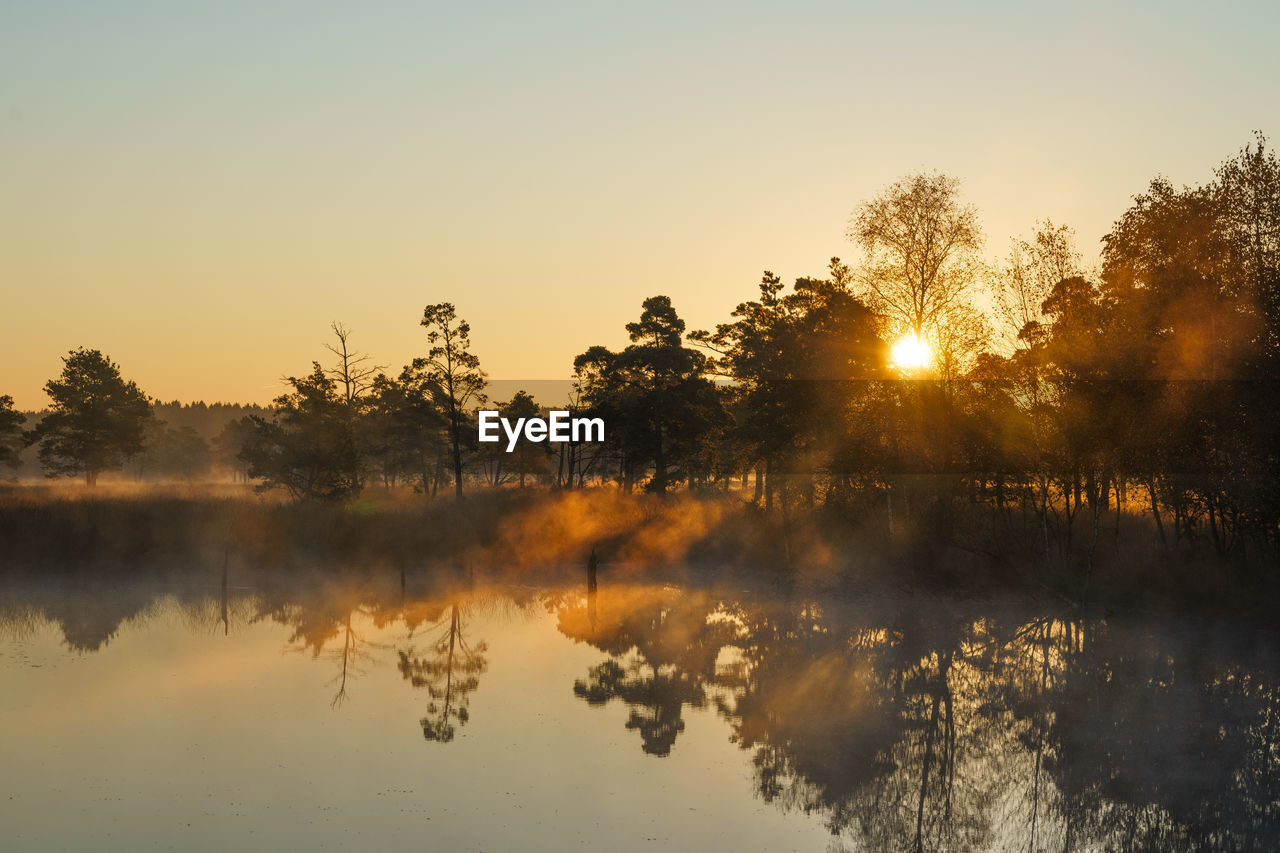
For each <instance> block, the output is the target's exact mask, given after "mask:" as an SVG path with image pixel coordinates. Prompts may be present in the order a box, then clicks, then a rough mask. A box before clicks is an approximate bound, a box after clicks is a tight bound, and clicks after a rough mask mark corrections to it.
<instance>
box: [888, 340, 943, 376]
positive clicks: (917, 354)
mask: <svg viewBox="0 0 1280 853" xmlns="http://www.w3.org/2000/svg"><path fill="white" fill-rule="evenodd" d="M891 355H892V357H893V362H892V363H893V366H894V367H896V368H898V369H900V370H919V369H920V368H922V367H927V366H928V365H929V362H930V361H931V360H932V359H933V353H932V352H930V351H929V345H928V344H926V343H925V342H924V341H922V340H920V339H919V338H918V337H916V336H915V335H914V334H909V335H906V336H905V337H903V338H902V339H901V340H900V341H898V342H897V343H896V344H894V345H893V350H892V352H891Z"/></svg>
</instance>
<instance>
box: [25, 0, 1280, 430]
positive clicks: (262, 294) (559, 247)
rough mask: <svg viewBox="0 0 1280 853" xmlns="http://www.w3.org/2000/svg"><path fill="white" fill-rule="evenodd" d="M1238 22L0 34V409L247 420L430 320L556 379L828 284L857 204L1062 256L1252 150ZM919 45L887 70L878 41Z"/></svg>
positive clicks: (581, 19)
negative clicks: (83, 404)
mask: <svg viewBox="0 0 1280 853" xmlns="http://www.w3.org/2000/svg"><path fill="white" fill-rule="evenodd" d="M1277 24H1280V12H1278V11H1277V10H1276V8H1275V7H1273V6H1270V5H1267V4H1262V3H1235V4H1227V5H1225V6H1219V7H1214V10H1213V11H1212V13H1210V12H1209V11H1208V10H1206V9H1204V8H1202V7H1199V6H1193V5H1189V4H1186V5H1170V4H1130V5H1128V6H1126V7H1124V8H1120V9H1117V8H1115V7H1114V6H1110V5H1107V4H1088V3H1085V4H1079V5H1073V6H1072V8H1071V9H1069V10H1064V9H1057V10H1053V11H1048V10H1040V11H1036V10H1033V9H1028V8H1026V7H1025V6H1023V5H1016V4H1003V3H993V4H986V5H983V6H979V7H974V8H971V9H967V10H959V9H955V8H952V7H950V6H948V5H936V6H931V7H929V8H928V10H927V14H924V13H923V12H922V10H918V9H907V8H901V9H884V8H877V7H871V6H859V5H857V4H854V5H848V4H828V3H820V2H807V3H800V4H798V5H797V4H788V5H787V6H785V7H783V6H781V5H769V4H751V3H748V4H745V5H744V4H725V3H714V4H694V5H692V6H691V5H688V4H664V3H658V4H655V5H652V6H646V7H644V8H643V9H640V8H633V9H601V8H596V7H590V6H588V7H579V6H575V5H571V4H562V3H552V4H549V5H542V6H539V7H538V8H536V9H535V8H533V7H529V8H522V7H520V6H518V5H512V4H494V3H482V4H478V5H469V6H468V8H467V9H445V8H432V7H429V6H422V7H420V8H416V9H406V8H404V7H402V6H399V5H395V4H389V3H374V4H369V5H361V6H360V8H359V9H354V8H348V7H344V6H341V5H338V4H318V3H317V4H307V5H305V6H299V5H297V4H295V3H284V2H276V1H275V0H272V2H262V3H251V2H243V0H241V2H234V3H228V4H218V6H217V8H212V7H209V6H207V5H206V4H187V3H171V2H170V3H162V2H124V3H121V4H112V6H111V8H110V9H109V10H108V9H106V8H101V7H98V6H95V5H93V4H70V5H56V4H46V3H34V2H15V3H10V4H6V6H5V8H4V9H3V10H0V186H2V187H4V189H3V191H0V281H3V282H4V290H3V295H4V305H5V316H6V318H7V320H8V322H7V323H6V330H5V334H4V335H3V336H0V365H3V368H2V369H0V394H11V395H12V396H13V397H14V398H15V401H16V403H17V405H18V406H19V408H22V409H39V408H41V407H43V406H44V405H45V403H46V397H45V395H44V393H43V391H42V390H41V389H42V386H43V384H44V382H45V381H46V380H48V379H49V378H51V377H53V376H55V375H56V374H57V373H58V372H59V371H60V369H61V361H60V359H61V357H62V356H64V355H65V354H66V353H67V351H68V350H71V349H73V348H75V347H79V346H86V347H91V348H97V349H101V350H102V351H103V352H105V353H106V354H107V355H109V356H110V357H111V358H112V359H114V360H115V361H117V362H118V363H119V364H120V365H121V368H122V371H123V372H124V374H125V376H126V377H127V378H130V379H134V380H136V381H137V382H138V384H139V386H140V387H141V388H142V389H143V390H144V391H145V392H147V393H148V394H150V395H152V396H154V397H156V398H159V399H162V400H171V399H182V400H184V401H190V400H197V399H202V400H205V401H208V402H213V401H218V400H222V401H233V402H255V403H265V402H267V401H269V400H270V399H271V398H272V397H274V396H276V395H277V394H279V393H281V391H282V385H281V377H283V376H285V375H290V374H292V375H297V374H299V373H302V372H305V371H307V370H308V367H309V363H310V361H311V360H313V359H319V360H327V358H328V354H327V353H326V352H325V350H324V349H323V344H324V343H325V342H326V341H327V340H329V331H328V327H329V324H330V322H331V321H334V320H339V321H342V322H343V323H345V324H346V325H348V326H349V327H351V329H352V330H353V337H352V342H353V344H354V345H355V346H356V348H358V349H360V350H363V351H367V352H369V353H370V354H371V355H372V356H373V357H374V359H375V360H376V361H377V362H378V363H380V364H386V365H389V366H390V368H391V369H392V370H398V369H399V367H400V366H401V365H403V364H404V363H406V362H408V361H409V360H410V359H411V358H413V357H414V356H416V355H420V354H423V353H424V352H425V350H426V348H427V343H426V338H425V333H424V330H423V329H421V328H420V327H419V325H418V323H419V320H420V318H421V315H422V309H423V307H424V306H425V305H426V304H428V303H432V302H442V301H450V302H453V303H455V304H456V305H457V308H458V312H459V314H460V315H461V316H462V317H464V318H466V319H467V320H468V321H470V323H471V325H472V328H473V342H474V351H475V352H476V353H477V354H478V355H479V357H480V360H481V364H482V366H483V367H484V369H486V370H487V371H488V372H489V374H490V375H491V376H492V377H494V378H496V379H503V380H513V381H524V380H535V379H551V378H562V377H566V376H568V375H569V374H570V373H571V369H572V360H573V357H574V355H576V354H577V353H579V352H582V351H583V350H585V349H586V348H587V347H588V346H591V345H593V344H605V345H607V346H611V347H617V346H621V345H623V344H624V343H625V342H626V335H625V332H624V330H623V325H624V324H625V323H627V322H629V321H632V320H634V319H635V318H636V317H637V316H638V315H639V311H640V303H641V301H642V300H643V299H644V298H645V297H647V296H650V295H654V294H659V293H662V294H667V295H669V296H671V297H672V299H673V301H674V303H675V306H676V308H677V310H678V311H679V312H680V314H681V316H682V317H683V318H684V319H685V320H686V321H687V322H688V325H689V328H690V329H694V328H706V327H710V326H712V325H714V324H715V323H717V322H721V321H724V320H726V319H727V318H728V315H729V312H730V311H731V310H732V309H733V307H734V306H735V305H736V304H737V303H738V302H740V301H742V300H744V299H748V298H752V297H753V296H754V295H755V293H756V285H757V283H758V281H759V278H760V274H761V271H762V270H764V269H770V270H773V271H775V272H777V273H778V274H779V275H781V276H782V277H783V278H784V280H787V281H789V280H791V279H794V278H795V277H797V276H801V275H810V274H821V273H822V271H823V270H824V269H825V267H826V263H827V259H828V258H829V257H830V256H832V255H840V256H841V257H844V258H846V259H848V260H854V259H855V258H856V252H855V250H854V247H853V246H852V245H850V244H849V243H848V242H847V241H846V240H845V238H844V230H845V227H846V224H847V222H848V218H849V215H850V213H851V211H852V210H853V208H854V207H855V206H856V205H857V204H858V203H859V202H860V201H862V200H864V199H866V198H868V197H870V196H872V195H874V194H875V193H878V192H879V191H881V190H882V189H883V188H884V187H886V186H887V185H888V184H890V183H892V182H893V181H894V180H896V179H898V178H899V177H901V176H903V175H905V174H907V173H910V172H913V171H917V170H920V169H938V170H940V171H942V172H945V173H947V174H951V175H955V176H957V177H960V178H961V179H962V180H963V185H962V192H963V199H964V201H966V202H968V203H972V204H975V205H976V206H977V207H978V208H979V210H980V212H981V215H982V221H983V224H984V227H985V230H986V233H987V237H988V243H987V255H988V257H990V258H991V259H992V260H995V259H997V258H1000V257H1003V256H1004V255H1005V254H1006V253H1007V251H1008V240H1009V237H1010V236H1012V235H1015V234H1020V235H1024V234H1028V233H1029V232H1030V230H1031V228H1032V226H1033V224H1034V222H1035V221H1036V220H1037V219H1042V218H1045V217H1048V218H1051V219H1053V220H1054V221H1055V222H1058V223H1066V224H1069V225H1071V226H1073V227H1074V228H1075V229H1076V230H1077V232H1078V237H1079V243H1080V247H1081V249H1082V250H1083V251H1084V253H1085V257H1086V260H1092V259H1093V258H1096V255H1097V246H1098V240H1099V238H1100V237H1101V236H1102V235H1103V234H1104V233H1105V232H1106V231H1107V229H1108V228H1109V226H1110V224H1111V222H1113V221H1114V220H1115V218H1116V217H1118V216H1119V215H1120V213H1121V212H1122V211H1123V210H1124V209H1125V207H1126V206H1127V205H1128V203H1129V199H1130V197H1131V196H1132V195H1133V194H1134V193H1137V192H1141V191H1142V190H1143V189H1144V188H1145V186H1146V185H1147V183H1148V182H1149V181H1150V179H1151V178H1153V177H1155V176H1156V175H1157V174H1164V175H1166V176H1168V177H1169V178H1170V179H1171V180H1172V181H1173V182H1174V183H1175V184H1182V183H1198V182H1203V181H1206V180H1208V179H1210V178H1211V177H1212V172H1213V169H1214V167H1215V166H1216V165H1217V164H1218V163H1220V162H1221V161H1222V160H1224V159H1226V158H1228V157H1230V156H1232V155H1233V154H1235V152H1236V151H1238V150H1239V149H1240V148H1241V147H1242V146H1244V145H1246V144H1248V143H1250V142H1251V141H1252V139H1253V137H1252V131H1253V130H1255V129H1260V130H1262V131H1264V132H1266V131H1268V130H1271V131H1273V132H1274V131H1276V129H1277V128H1280V108H1277V106H1276V100H1275V97H1274V93H1275V91H1276V88H1277V85H1276V84H1277V83H1280V59H1278V58H1277V54H1276V52H1275V51H1274V50H1273V48H1272V45H1271V40H1272V38H1273V37H1274V35H1275V33H1276V32H1277V31H1280V27H1278V26H1277ZM904 44H910V45H911V46H912V47H913V50H912V51H909V52H903V51H902V50H901V45H904Z"/></svg>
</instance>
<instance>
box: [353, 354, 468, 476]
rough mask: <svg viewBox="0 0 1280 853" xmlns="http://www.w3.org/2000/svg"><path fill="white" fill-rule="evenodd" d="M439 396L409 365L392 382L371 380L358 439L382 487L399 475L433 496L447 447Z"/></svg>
mask: <svg viewBox="0 0 1280 853" xmlns="http://www.w3.org/2000/svg"><path fill="white" fill-rule="evenodd" d="M441 396H442V394H441V392H440V388H439V387H438V386H437V385H436V384H435V383H434V382H432V381H430V380H428V379H426V378H425V377H424V376H423V372H422V371H421V370H416V369H415V368H414V367H413V366H412V365H411V366H408V367H405V368H404V370H402V371H401V372H400V376H399V377H398V378H396V379H392V378H391V377H388V376H384V375H382V374H378V376H377V377H375V378H374V381H373V384H372V386H371V387H370V392H369V395H368V398H367V400H368V404H367V406H366V407H365V410H364V412H363V413H362V415H361V420H360V439H361V448H362V450H363V452H364V453H365V454H366V455H367V456H369V457H370V458H371V459H372V460H373V461H374V462H375V463H376V464H377V466H378V468H379V469H381V472H382V479H383V483H384V484H385V485H387V486H392V485H394V484H395V482H396V479H397V478H399V477H401V476H403V477H405V478H407V479H409V480H411V481H416V482H415V485H414V488H415V489H416V490H418V491H420V492H422V493H423V494H425V495H433V494H435V485H436V483H437V482H438V480H439V476H440V472H441V468H442V467H443V466H442V463H443V459H444V451H445V450H446V448H447V446H448V439H447V427H448V419H447V417H446V416H445V414H444V412H443V411H442V409H441V405H440V398H441Z"/></svg>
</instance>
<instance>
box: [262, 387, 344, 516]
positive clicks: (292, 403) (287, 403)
mask: <svg viewBox="0 0 1280 853" xmlns="http://www.w3.org/2000/svg"><path fill="white" fill-rule="evenodd" d="M312 368H313V369H312V372H311V375H309V376H304V377H293V376H290V377H289V378H288V380H287V381H288V382H289V384H290V385H292V386H293V392H292V393H289V394H282V395H281V396H279V397H277V398H276V400H275V407H276V410H275V413H274V415H273V416H272V419H271V420H269V421H268V420H266V419H265V418H261V417H259V416H257V415H252V416H250V418H249V420H250V423H251V424H252V425H253V429H252V432H251V434H250V435H249V437H248V440H247V441H246V442H245V445H244V446H243V447H242V448H241V451H240V458H241V459H243V460H244V461H245V462H247V463H248V465H249V476H251V477H260V478H262V481H263V484H262V486H261V488H266V489H270V488H276V487H283V488H285V489H287V490H288V491H289V494H290V495H292V496H293V497H295V498H320V499H326V500H336V499H340V498H345V497H348V496H350V495H353V494H356V493H357V492H359V491H360V482H361V471H360V453H359V451H358V450H357V448H356V439H355V430H354V428H353V426H352V422H351V419H350V418H349V417H348V415H349V410H348V408H347V404H346V401H345V400H344V399H343V397H342V396H341V395H339V394H338V391H337V386H336V385H335V383H334V381H333V380H332V379H330V378H329V377H328V376H326V375H325V372H324V368H322V367H321V366H320V364H319V363H318V362H312Z"/></svg>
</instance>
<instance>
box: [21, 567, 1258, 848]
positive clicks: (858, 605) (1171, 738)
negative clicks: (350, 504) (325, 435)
mask: <svg viewBox="0 0 1280 853" xmlns="http://www.w3.org/2000/svg"><path fill="white" fill-rule="evenodd" d="M210 563H211V564H212V565H205V566H200V567H190V566H189V567H183V566H176V565H175V566H173V567H171V568H170V569H169V570H168V571H165V572H158V573H153V574H151V575H150V576H149V577H148V578H147V579H142V578H139V577H134V578H132V579H125V578H116V577H110V576H98V577H97V578H96V579H94V578H93V577H92V576H91V573H83V574H78V575H76V576H74V577H73V576H71V575H69V574H67V573H66V572H54V573H51V574H50V575H49V576H48V577H46V578H44V579H39V578H32V577H26V578H24V579H12V580H10V581H8V582H6V583H5V584H4V585H3V586H0V679H3V683H4V684H5V687H6V689H5V690H4V691H3V693H2V694H0V725H3V727H4V730H5V732H6V737H5V738H4V739H3V741H0V767H3V768H4V769H3V771H2V772H0V835H2V836H3V837H5V838H7V839H10V841H11V843H14V844H15V845H16V849H65V848H68V847H89V846H92V847H94V848H96V849H118V850H132V849H139V848H142V847H146V846H161V847H182V848H188V849H190V848H195V849H226V848H228V847H237V848H251V849H266V848H271V847H286V848H303V847H305V848H312V849H321V848H325V847H342V848H350V847H351V846H352V845H356V844H359V845H369V846H372V847H375V848H379V849H407V848H410V847H413V848H421V847H424V846H425V847H428V848H434V849H459V850H500V849H544V850H563V849H579V848H581V849H600V848H604V849H617V850H631V849H652V848H654V847H659V846H660V847H664V848H668V849H723V850H753V849H761V850H764V849H768V850H792V849H795V850H820V849H834V850H911V849H923V850H939V849H952V850H1012V849H1019V850H1064V849H1065V850H1084V849H1126V850H1133V849H1151V850H1157V849H1158V850H1168V849H1171V850H1205V849H1208V850H1236V849H1260V850H1261V849H1273V848H1274V847H1275V845H1276V844H1277V843H1280V833H1278V831H1277V828H1276V819H1275V817H1276V805H1277V794H1278V793H1280V791H1278V790H1277V783H1276V776H1275V767H1276V747H1275V729H1276V722H1277V721H1276V711H1277V706H1278V702H1280V690H1278V688H1280V657H1278V650H1280V644H1277V642H1276V637H1275V636H1274V635H1272V634H1269V633H1266V632H1260V631H1253V630H1248V629H1244V628H1240V627H1233V626H1231V625H1227V624H1223V623H1222V622H1220V621H1203V622H1197V621H1194V620H1187V619H1182V618H1179V619H1174V618H1167V617H1161V616H1156V615H1147V616H1141V617H1140V616H1137V615H1133V614H1129V615H1122V614H1114V613H1105V612H1100V613H1090V612H1086V611H1081V610H1080V609H1078V608H1073V607H1070V606H1066V605H1055V604H1047V603H1045V602H1039V603H1035V602H1031V601H1026V600H1022V599H1019V598H1012V597H1009V598H999V599H981V598H979V599H972V600H964V599H963V598H961V599H959V600H944V599H942V598H938V597H934V596H931V595H925V594H911V593H909V592H902V591H897V592H891V591H887V590H885V591H879V592H870V591H868V592H865V593H858V594H853V593H846V594H835V593H832V592H822V591H820V590H817V589H816V588H815V589H813V590H809V589H806V588H805V587H804V586H803V585H801V586H795V587H791V588H787V587H785V586H780V585H778V584H777V583H771V582H769V581H767V580H765V581H758V580H753V579H749V578H744V579H742V580H740V581H738V582H714V583H712V582H707V583H699V582H696V581H690V582H686V583H678V584H677V583H669V584H664V583H636V582H629V581H626V580H622V579H621V578H622V577H623V576H624V575H627V574H629V572H628V571H627V567H625V566H622V565H619V564H613V563H603V564H601V565H598V567H597V569H596V571H595V572H590V571H585V572H584V571H582V570H581V569H571V570H566V571H567V574H566V573H547V574H546V575H545V577H543V578H539V577H535V576H533V575H530V576H529V577H527V578H526V582H521V583H513V582H509V581H505V580H504V581H502V582H490V581H489V580H487V578H491V577H497V573H496V572H493V571H491V567H488V566H484V565H481V566H473V567H470V568H468V569H465V570H461V569H453V570H439V569H437V570H421V571H414V570H406V571H405V572H403V573H401V572H400V571H399V570H382V569H376V570H375V569H368V570H364V569H362V570H356V569H343V568H326V569H314V570H311V571H293V572H266V571H263V567H260V566H250V565H246V564H244V563H242V562H239V561H237V560H236V559H234V558H232V559H229V560H227V561H226V565H225V568H223V567H221V566H218V565H217V561H216V560H213V561H210Z"/></svg>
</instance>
